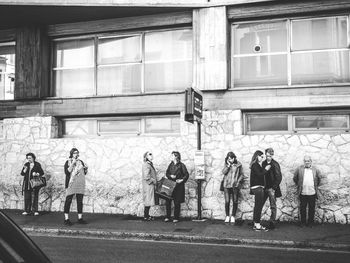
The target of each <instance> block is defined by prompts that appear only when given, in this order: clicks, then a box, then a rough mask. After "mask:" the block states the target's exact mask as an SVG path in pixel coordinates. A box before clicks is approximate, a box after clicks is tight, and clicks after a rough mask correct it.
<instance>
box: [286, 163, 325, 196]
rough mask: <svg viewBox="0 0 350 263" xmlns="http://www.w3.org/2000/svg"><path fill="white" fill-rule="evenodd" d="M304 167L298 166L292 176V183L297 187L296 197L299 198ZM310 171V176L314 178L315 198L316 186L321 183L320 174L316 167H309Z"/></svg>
mask: <svg viewBox="0 0 350 263" xmlns="http://www.w3.org/2000/svg"><path fill="white" fill-rule="evenodd" d="M304 169H305V167H304V165H301V166H299V167H298V168H297V169H296V170H295V172H294V176H293V181H294V183H295V184H296V185H297V195H298V196H300V194H301V192H302V190H303V181H304ZM311 169H312V175H313V177H314V187H315V192H316V198H317V192H318V186H319V185H320V182H321V172H320V171H319V170H318V169H317V168H316V167H313V166H312V167H311Z"/></svg>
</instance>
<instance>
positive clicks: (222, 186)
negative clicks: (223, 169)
mask: <svg viewBox="0 0 350 263" xmlns="http://www.w3.org/2000/svg"><path fill="white" fill-rule="evenodd" d="M220 191H221V192H223V191H224V179H222V180H221V183H220Z"/></svg>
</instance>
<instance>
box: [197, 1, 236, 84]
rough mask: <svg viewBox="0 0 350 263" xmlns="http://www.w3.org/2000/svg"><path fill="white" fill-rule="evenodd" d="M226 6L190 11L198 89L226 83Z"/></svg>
mask: <svg viewBox="0 0 350 263" xmlns="http://www.w3.org/2000/svg"><path fill="white" fill-rule="evenodd" d="M227 28H228V21H227V16H226V7H225V6H221V7H211V8H202V9H197V10H194V11H193V36H194V38H193V64H194V66H193V86H194V87H195V88H197V89H200V90H222V89H227V87H228V85H227V84H228V59H229V58H228V43H229V42H228V33H227V32H228V31H227Z"/></svg>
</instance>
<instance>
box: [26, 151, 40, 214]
mask: <svg viewBox="0 0 350 263" xmlns="http://www.w3.org/2000/svg"><path fill="white" fill-rule="evenodd" d="M26 158H27V161H28V162H26V163H25V164H24V166H23V168H22V171H21V175H22V176H23V184H22V194H23V193H24V212H23V213H22V215H28V214H30V213H31V212H34V215H35V216H38V215H39V212H38V202H39V190H40V188H32V186H31V185H30V179H33V177H34V176H43V175H44V171H43V169H42V168H41V165H40V163H38V162H36V161H35V159H36V157H35V155H34V153H27V154H26Z"/></svg>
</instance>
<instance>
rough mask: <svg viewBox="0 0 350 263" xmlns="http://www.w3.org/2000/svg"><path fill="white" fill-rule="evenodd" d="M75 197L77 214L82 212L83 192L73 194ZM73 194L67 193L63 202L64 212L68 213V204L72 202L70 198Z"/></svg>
mask: <svg viewBox="0 0 350 263" xmlns="http://www.w3.org/2000/svg"><path fill="white" fill-rule="evenodd" d="M75 195H76V198H77V210H78V214H82V213H83V197H84V195H83V194H75ZM73 196H74V194H72V195H68V196H67V197H66V201H65V202H64V213H65V214H68V213H69V210H70V205H71V203H72V199H73Z"/></svg>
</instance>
